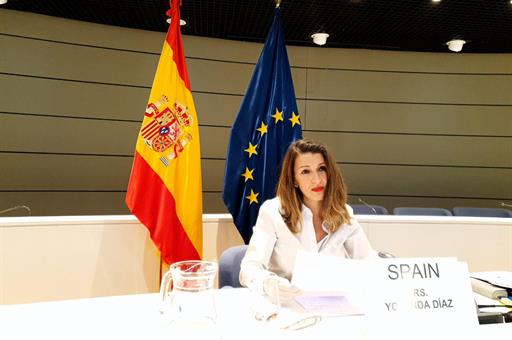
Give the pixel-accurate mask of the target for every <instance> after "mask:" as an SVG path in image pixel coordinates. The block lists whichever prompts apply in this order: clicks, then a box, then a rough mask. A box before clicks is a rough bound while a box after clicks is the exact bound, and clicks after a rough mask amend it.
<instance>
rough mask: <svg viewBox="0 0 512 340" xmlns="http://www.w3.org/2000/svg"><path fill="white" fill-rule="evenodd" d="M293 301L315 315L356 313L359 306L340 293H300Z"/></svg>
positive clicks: (359, 312) (359, 310) (358, 312)
mask: <svg viewBox="0 0 512 340" xmlns="http://www.w3.org/2000/svg"><path fill="white" fill-rule="evenodd" d="M295 301H296V302H297V303H298V304H299V305H300V306H301V307H302V308H304V310H305V311H306V312H308V313H312V314H316V315H357V314H362V311H361V309H360V308H357V306H355V305H353V304H352V303H351V302H350V301H349V300H348V299H347V297H345V296H341V295H334V296H333V295H302V296H298V297H296V298H295Z"/></svg>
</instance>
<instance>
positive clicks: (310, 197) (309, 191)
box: [293, 152, 328, 206]
mask: <svg viewBox="0 0 512 340" xmlns="http://www.w3.org/2000/svg"><path fill="white" fill-rule="evenodd" d="M293 168H294V173H295V178H294V181H295V183H294V184H295V186H298V187H299V189H300V191H301V192H302V194H303V195H304V204H306V206H308V205H309V204H310V203H315V202H321V201H322V200H323V199H324V192H325V187H326V186H327V180H328V178H327V177H328V176H327V166H326V165H325V159H324V156H322V154H320V153H310V152H308V153H303V154H299V155H298V156H297V158H296V159H295V164H294V167H293Z"/></svg>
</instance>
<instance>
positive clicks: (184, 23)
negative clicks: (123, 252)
mask: <svg viewBox="0 0 512 340" xmlns="http://www.w3.org/2000/svg"><path fill="white" fill-rule="evenodd" d="M165 21H166V22H167V23H168V24H171V18H167V19H166V20H165ZM186 24H187V22H186V21H185V20H183V19H180V26H185V25H186Z"/></svg>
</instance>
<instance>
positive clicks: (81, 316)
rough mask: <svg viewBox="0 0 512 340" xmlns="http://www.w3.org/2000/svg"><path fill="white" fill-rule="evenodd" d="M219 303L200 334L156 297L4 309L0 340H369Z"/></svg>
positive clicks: (224, 299) (353, 323)
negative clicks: (282, 322) (290, 324)
mask: <svg viewBox="0 0 512 340" xmlns="http://www.w3.org/2000/svg"><path fill="white" fill-rule="evenodd" d="M215 300H216V306H217V311H218V320H217V324H216V326H212V327H202V328H200V329H199V328H196V329H191V328H188V329H182V328H180V327H177V326H176V324H173V323H170V322H169V321H168V320H167V318H166V317H165V316H162V315H161V314H160V312H159V309H158V307H159V295H158V294H142V295H126V296H113V297H104V298H93V299H80V300H66V301H54V302H44V303H32V304H22V305H4V306H0V339H1V340H11V339H12V340H15V339H55V340H58V339H66V340H68V339H214V340H217V339H218V340H220V339H222V340H231V339H233V340H234V339H237V340H238V339H265V340H266V339H314V340H323V339H349V340H352V339H353V340H356V339H357V340H358V339H367V331H366V329H367V327H369V326H368V325H365V318H364V317H362V316H344V317H333V318H324V319H323V320H322V321H321V322H319V323H318V324H316V325H314V326H311V327H308V328H305V329H302V330H298V331H291V330H281V329H279V328H278V327H276V325H275V324H272V323H267V324H265V323H264V322H261V321H256V320H255V319H254V316H253V313H252V311H251V306H250V301H251V294H250V292H249V291H248V290H246V289H223V290H216V291H215ZM439 334H444V333H439ZM457 334H458V335H460V339H467V338H468V337H472V338H475V339H507V340H511V339H512V324H498V325H481V326H478V329H477V330H476V331H472V332H471V334H469V335H471V336H469V335H468V334H466V332H465V330H457ZM413 338H414V337H413V336H412V335H411V339H413ZM445 338H446V337H442V336H441V337H439V339H445ZM449 338H450V339H455V338H459V337H458V336H453V335H451V336H450V337H449Z"/></svg>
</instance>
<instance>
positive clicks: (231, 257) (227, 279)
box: [219, 245, 248, 288]
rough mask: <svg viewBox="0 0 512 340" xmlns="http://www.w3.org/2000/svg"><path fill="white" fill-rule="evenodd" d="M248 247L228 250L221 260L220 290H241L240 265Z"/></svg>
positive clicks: (235, 247)
mask: <svg viewBox="0 0 512 340" xmlns="http://www.w3.org/2000/svg"><path fill="white" fill-rule="evenodd" d="M247 247H248V246H247V245H242V246H234V247H231V248H228V249H226V250H225V251H224V252H223V253H222V255H221V256H220V259H219V288H222V287H233V288H239V287H241V286H242V285H240V280H239V279H238V276H239V274H240V263H241V262H242V259H243V258H244V256H245V252H246V251H247Z"/></svg>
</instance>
